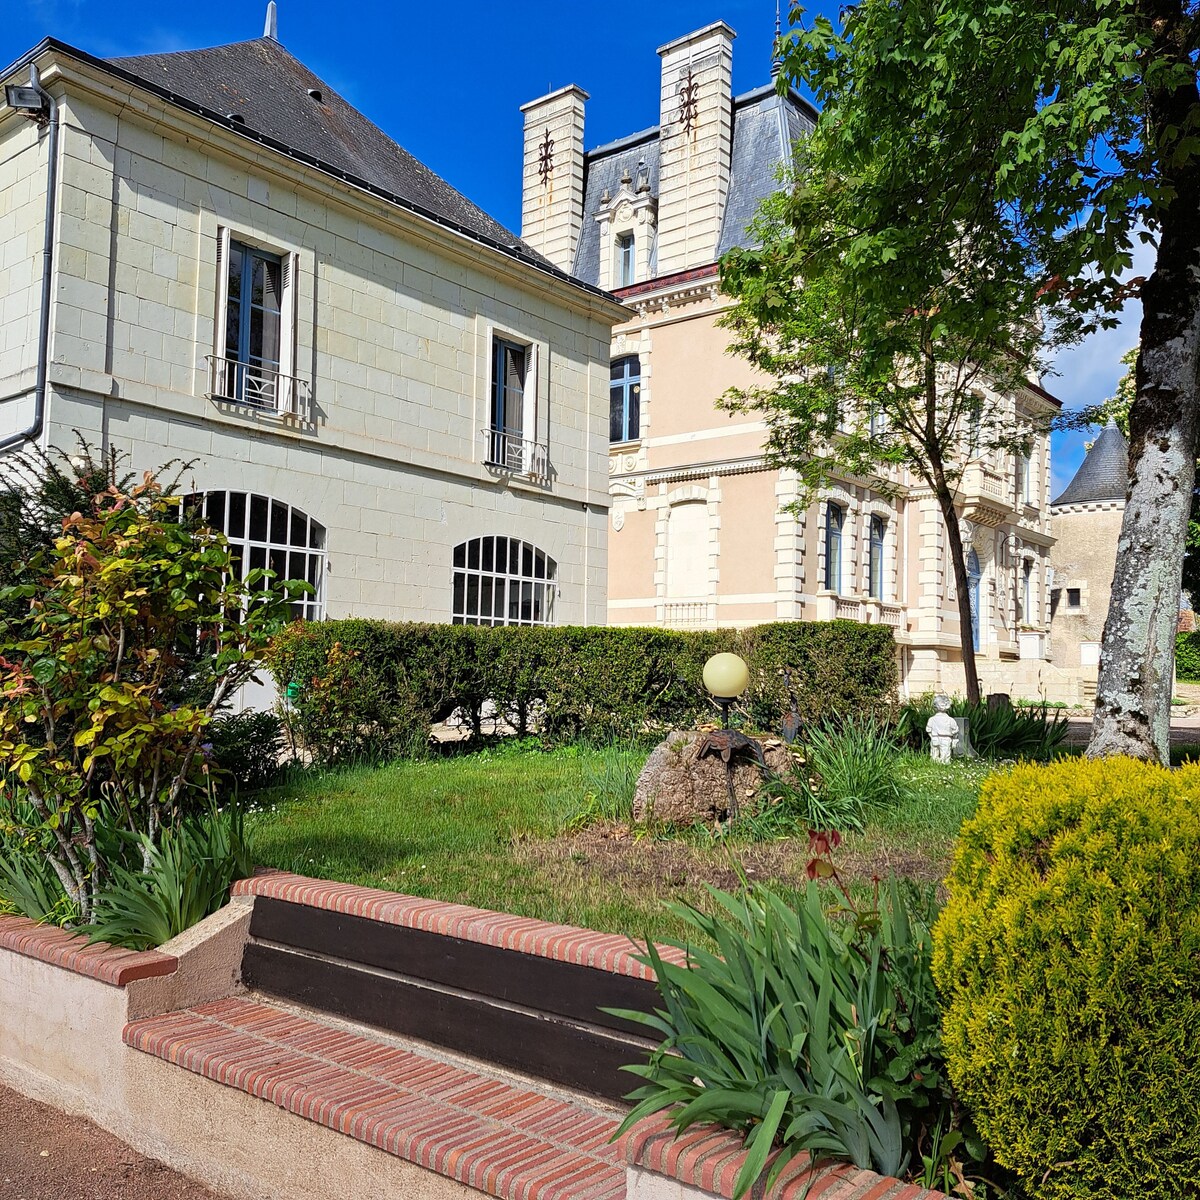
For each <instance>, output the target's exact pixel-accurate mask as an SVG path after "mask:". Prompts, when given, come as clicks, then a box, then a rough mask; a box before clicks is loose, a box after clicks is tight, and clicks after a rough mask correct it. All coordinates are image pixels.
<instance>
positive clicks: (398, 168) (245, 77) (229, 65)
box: [108, 37, 545, 263]
mask: <svg viewBox="0 0 1200 1200" xmlns="http://www.w3.org/2000/svg"><path fill="white" fill-rule="evenodd" d="M108 61H109V62H110V63H111V64H112V65H113V66H114V67H117V68H119V69H120V70H121V71H124V72H127V73H128V74H130V75H133V76H136V77H137V78H139V79H142V80H145V81H146V82H147V83H150V84H153V85H155V86H156V87H157V88H159V89H163V90H166V91H167V92H170V93H171V94H172V95H173V96H179V97H182V98H184V99H185V100H190V101H192V102H193V103H194V104H199V105H202V106H203V107H205V108H207V109H211V110H213V111H215V112H217V113H221V114H224V115H225V116H226V117H227V118H228V119H229V120H231V121H233V122H235V123H236V124H237V125H239V127H241V128H244V129H246V130H248V131H253V132H255V133H259V134H263V135H265V136H266V137H268V138H270V139H272V140H273V141H276V142H279V143H282V144H283V145H284V146H288V147H291V148H293V149H295V150H298V151H300V152H301V153H302V154H304V155H306V156H308V157H310V158H313V159H316V160H317V161H318V162H320V163H322V164H325V165H327V166H330V167H333V168H335V169H337V170H338V171H341V172H344V173H345V174H346V175H349V176H353V177H355V178H357V179H362V180H365V181H366V182H367V183H368V184H370V185H372V186H373V187H375V188H378V189H380V190H381V191H384V192H388V193H390V194H392V195H394V196H396V197H399V198H400V199H402V200H405V201H407V202H409V203H410V204H412V205H414V206H415V207H417V208H420V209H423V210H425V211H426V212H427V213H428V214H430V215H431V216H433V217H435V218H437V219H439V220H441V221H443V222H446V223H449V224H452V225H455V226H459V227H461V228H463V229H465V230H468V231H470V232H472V233H475V234H479V235H482V236H483V237H485V238H487V239H488V240H489V241H493V242H498V243H501V244H502V245H504V246H508V247H515V248H520V249H521V250H522V251H523V252H524V254H526V255H528V256H530V257H531V258H534V259H537V260H538V262H539V263H545V260H544V259H542V258H541V256H540V255H536V254H535V253H534V252H533V251H532V250H531V249H530V248H529V247H527V246H525V245H524V243H522V242H520V241H519V239H518V238H517V237H516V236H515V235H514V234H512V233H510V232H509V231H508V230H507V229H505V228H504V226H502V225H501V224H499V222H497V221H495V220H493V219H492V218H491V217H490V216H488V214H487V213H485V212H484V211H483V210H482V209H480V208H478V207H477V206H476V205H474V204H472V203H471V201H470V200H468V199H467V198H466V197H465V196H463V195H462V194H461V193H459V192H457V191H455V189H454V188H452V187H451V186H450V185H449V184H448V183H447V182H446V181H445V180H444V179H442V178H440V177H439V176H438V175H435V174H434V173H433V172H432V171H431V170H430V169H429V168H428V167H426V166H425V165H424V164H423V163H420V162H418V161H417V159H415V158H414V157H413V156H412V155H411V154H409V152H408V151H407V150H405V149H404V148H403V147H401V146H399V145H397V144H396V143H395V142H394V141H392V139H391V138H390V137H388V135H387V134H386V133H384V132H383V130H381V129H380V128H379V127H378V126H377V125H375V124H374V123H373V122H372V121H370V120H368V119H367V118H366V117H365V116H363V114H362V113H360V112H359V111H358V110H357V109H356V108H354V107H353V106H352V105H351V104H349V103H347V102H346V101H345V100H343V99H342V97H341V96H339V95H338V94H337V92H335V91H334V90H333V88H331V87H330V86H329V85H328V84H327V83H325V82H324V80H322V79H319V78H318V77H317V76H316V75H314V74H313V73H312V71H310V70H309V69H308V68H307V67H306V66H305V65H304V64H303V63H302V62H300V60H299V59H297V58H294V57H293V56H292V55H291V54H289V53H288V51H287V50H285V49H284V48H283V46H282V45H281V44H280V43H279V42H277V41H276V40H275V39H274V38H271V37H261V38H254V39H253V40H251V41H246V42H233V43H231V44H230V45H226V46H213V47H211V48H210V49H207V50H184V51H179V52H175V53H171V54H143V55H138V56H136V57H132V58H113V59H109V60H108ZM238 118H241V120H240V121H239V120H238Z"/></svg>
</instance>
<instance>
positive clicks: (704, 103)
mask: <svg viewBox="0 0 1200 1200" xmlns="http://www.w3.org/2000/svg"><path fill="white" fill-rule="evenodd" d="M735 37H737V34H736V33H734V32H733V30H732V29H730V28H729V26H728V25H726V24H725V22H724V21H718V22H717V23H716V24H715V25H709V26H708V27H707V28H705V29H700V30H697V31H696V32H695V33H689V34H687V35H686V36H685V37H681V38H678V39H676V40H675V41H673V42H668V43H667V45H665V46H663V47H661V48H660V49H659V51H658V54H659V57H660V58H661V59H662V107H661V117H660V128H659V155H660V160H659V174H658V272H657V273H658V274H659V275H670V274H673V273H674V272H676V271H685V270H687V269H689V268H691V267H700V266H706V265H707V264H708V263H712V262H716V259H717V243H718V241H719V239H720V234H721V218H722V217H723V216H724V214H725V199H726V197H727V196H728V194H729V165H730V149H731V144H732V133H733V39H734V38H735Z"/></svg>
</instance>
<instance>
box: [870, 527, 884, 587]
mask: <svg viewBox="0 0 1200 1200" xmlns="http://www.w3.org/2000/svg"><path fill="white" fill-rule="evenodd" d="M886 535H887V522H886V521H885V520H884V519H883V518H882V517H872V518H871V528H870V536H869V538H868V541H867V593H868V595H870V596H872V597H874V598H875V599H876V600H882V599H883V542H884V538H885V537H886Z"/></svg>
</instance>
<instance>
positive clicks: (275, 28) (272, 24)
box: [263, 0, 279, 42]
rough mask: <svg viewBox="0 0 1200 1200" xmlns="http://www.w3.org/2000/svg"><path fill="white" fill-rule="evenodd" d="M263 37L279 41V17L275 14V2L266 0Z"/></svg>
mask: <svg viewBox="0 0 1200 1200" xmlns="http://www.w3.org/2000/svg"><path fill="white" fill-rule="evenodd" d="M263 37H265V38H270V39H271V41H273V42H277V41H279V17H278V15H277V14H276V12H275V0H267V19H266V21H265V22H264V24H263Z"/></svg>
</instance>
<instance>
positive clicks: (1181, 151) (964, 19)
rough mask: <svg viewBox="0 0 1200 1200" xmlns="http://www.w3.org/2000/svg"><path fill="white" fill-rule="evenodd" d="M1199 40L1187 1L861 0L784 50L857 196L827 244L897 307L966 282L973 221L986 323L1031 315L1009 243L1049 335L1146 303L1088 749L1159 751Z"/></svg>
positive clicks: (1190, 304) (1189, 330)
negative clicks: (1139, 243) (1137, 258)
mask: <svg viewBox="0 0 1200 1200" xmlns="http://www.w3.org/2000/svg"><path fill="white" fill-rule="evenodd" d="M792 17H793V21H794V22H795V21H798V20H799V10H798V9H796V10H793V13H792ZM1198 41H1200V35H1198V27H1197V10H1196V7H1195V4H1194V3H1189V2H1187V0H1082V2H1080V0H1075V2H1072V3H1069V4H1068V3H1062V2H1061V0H905V3H903V4H895V3H891V2H890V0H860V2H859V3H858V4H856V5H854V6H852V7H848V8H845V9H843V10H842V23H841V28H839V29H835V28H834V26H833V25H832V24H831V23H830V22H829V21H828V20H826V19H824V18H817V19H816V20H815V21H814V22H813V23H812V24H811V25H809V26H807V27H804V28H801V29H798V30H796V31H795V32H794V33H793V35H792V36H791V37H790V38H789V40H788V42H787V44H786V46H785V47H784V53H783V59H784V70H783V74H782V77H781V81H780V82H781V85H783V84H785V83H786V82H787V81H788V80H793V81H797V82H800V83H804V84H807V85H808V86H809V87H810V88H811V89H812V91H813V92H814V94H815V96H816V98H817V100H818V101H819V103H820V104H821V105H822V107H823V112H822V116H821V120H820V122H819V125H818V130H817V136H816V138H815V139H814V142H815V144H816V145H817V147H818V154H817V157H816V162H817V164H818V166H820V167H822V168H825V169H823V170H821V171H820V172H819V174H818V176H817V179H818V182H821V181H822V179H823V177H824V175H825V174H826V173H827V170H828V171H829V172H831V173H832V174H834V175H837V176H840V177H841V178H843V179H845V180H846V181H847V186H849V187H850V188H851V189H853V192H854V194H855V197H856V199H857V200H859V201H860V202H861V206H860V207H859V209H858V210H857V211H851V210H847V213H846V216H847V220H848V221H849V222H850V223H851V230H852V232H851V233H850V235H849V236H848V237H847V238H845V239H844V240H842V242H841V243H840V244H839V246H838V247H836V250H837V251H838V252H840V253H842V254H843V256H844V257H845V259H846V260H847V261H848V262H849V263H850V264H851V265H854V264H861V266H860V273H861V274H863V275H865V274H866V273H867V272H868V271H874V273H875V275H876V283H875V285H874V286H875V294H876V295H877V296H878V297H880V298H881V300H882V301H883V302H884V303H888V302H889V297H891V301H890V303H891V305H892V307H893V309H894V311H897V312H900V311H902V301H903V300H904V299H905V298H907V299H908V301H909V303H910V304H912V306H913V307H914V308H915V309H916V310H917V311H926V308H925V304H924V297H926V296H928V295H936V294H938V287H939V286H943V285H944V284H945V283H946V282H947V281H948V282H949V283H950V284H953V279H952V278H951V272H952V270H953V265H954V259H953V257H952V255H953V249H949V250H948V249H947V247H951V248H953V247H954V246H955V245H956V244H957V243H959V242H960V241H961V240H962V239H963V238H964V237H966V238H969V240H970V255H971V256H972V257H971V258H970V261H971V262H972V264H973V265H972V270H971V275H972V277H978V276H980V275H986V273H987V272H988V271H989V270H994V271H995V272H996V274H997V278H998V279H999V280H1001V281H1003V282H1004V283H1005V285H1006V287H1005V288H1004V289H1002V290H1001V291H999V292H998V293H997V295H996V299H997V300H998V301H999V302H1001V303H1002V305H1003V307H1002V308H1001V309H1000V311H999V312H998V313H997V314H995V316H994V317H993V318H992V319H991V320H990V321H986V322H985V324H984V326H983V329H982V330H981V332H986V331H988V330H989V329H991V330H998V331H1000V332H1001V336H1003V331H1004V330H1006V329H1019V327H1020V325H1021V323H1022V321H1023V320H1024V319H1025V318H1026V316H1027V315H1028V313H1029V309H1028V307H1026V303H1025V302H1026V301H1027V299H1028V296H1027V293H1026V292H1024V291H1023V290H1022V289H1021V288H1020V286H1018V285H1017V281H1016V271H1015V269H1014V258H1019V259H1020V260H1022V263H1023V269H1024V270H1025V272H1026V273H1027V282H1028V286H1031V287H1033V288H1034V290H1035V293H1036V294H1037V295H1038V298H1039V299H1040V300H1041V302H1042V304H1043V306H1044V308H1045V321H1046V326H1047V330H1048V332H1049V333H1050V335H1051V337H1052V339H1055V340H1060V339H1069V338H1071V337H1074V336H1077V335H1079V334H1080V333H1082V332H1084V331H1085V330H1087V329H1088V328H1091V327H1094V326H1095V325H1097V324H1110V325H1111V324H1113V323H1115V321H1116V314H1117V312H1118V311H1119V310H1120V308H1121V307H1122V306H1123V304H1124V303H1125V301H1126V300H1128V299H1130V298H1131V297H1138V298H1140V299H1141V301H1142V311H1143V318H1142V326H1141V354H1140V357H1139V360H1138V365H1137V374H1136V391H1137V397H1136V400H1135V402H1134V404H1133V407H1132V409H1131V412H1130V497H1129V503H1128V504H1127V505H1126V508H1125V514H1124V525H1123V530H1122V535H1121V537H1122V545H1123V547H1124V550H1123V552H1122V555H1121V565H1120V568H1119V570H1118V573H1117V578H1116V579H1115V580H1114V588H1113V602H1112V606H1111V608H1110V611H1109V618H1108V623H1107V626H1106V629H1105V634H1104V657H1103V662H1102V664H1101V674H1100V682H1099V689H1098V696H1097V706H1096V721H1095V725H1094V728H1093V734H1092V742H1091V745H1090V747H1089V753H1090V754H1093V755H1107V754H1114V753H1129V754H1133V755H1135V756H1138V757H1143V758H1160V759H1162V758H1165V756H1166V752H1167V734H1168V730H1169V712H1170V707H1169V701H1170V685H1171V669H1170V667H1171V655H1172V649H1173V644H1174V634H1175V611H1176V604H1177V598H1178V589H1179V582H1180V564H1181V562H1182V561H1183V551H1184V543H1185V539H1186V536H1187V523H1188V515H1189V512H1190V509H1191V497H1192V485H1193V480H1194V475H1195V449H1196V433H1197V403H1196V392H1197V386H1196V385H1197V366H1198V362H1200V220H1198V219H1197V213H1198V212H1200V92H1198V90H1197V78H1196V53H1197V44H1198ZM1138 237H1141V238H1142V239H1144V240H1146V241H1150V242H1153V243H1154V244H1156V246H1157V260H1156V264H1155V267H1154V270H1153V272H1152V274H1151V275H1150V277H1149V278H1148V279H1133V280H1129V281H1123V279H1122V276H1123V275H1124V274H1125V273H1126V272H1127V271H1128V269H1129V268H1130V266H1131V265H1132V253H1131V251H1132V246H1133V243H1134V239H1135V238H1138ZM960 261H961V260H960ZM1008 285H1013V287H1014V290H1013V292H1009V291H1008ZM968 292H970V289H968ZM868 294H870V293H868ZM947 313H948V320H949V322H951V323H952V324H956V323H957V321H956V313H955V309H954V307H953V306H951V307H950V308H949V309H948V310H947Z"/></svg>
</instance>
